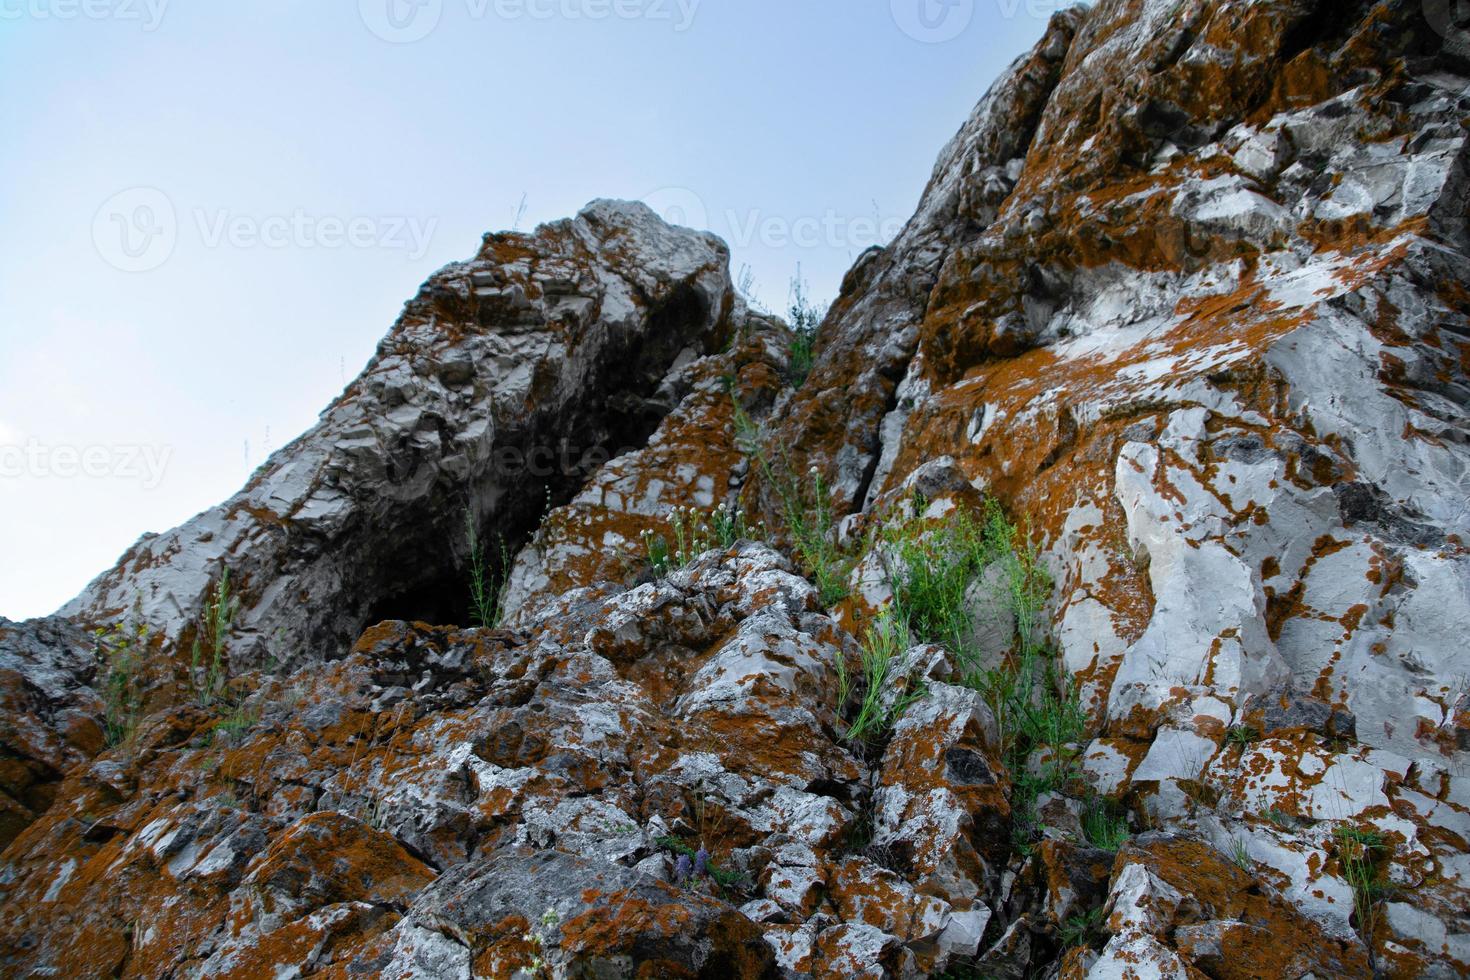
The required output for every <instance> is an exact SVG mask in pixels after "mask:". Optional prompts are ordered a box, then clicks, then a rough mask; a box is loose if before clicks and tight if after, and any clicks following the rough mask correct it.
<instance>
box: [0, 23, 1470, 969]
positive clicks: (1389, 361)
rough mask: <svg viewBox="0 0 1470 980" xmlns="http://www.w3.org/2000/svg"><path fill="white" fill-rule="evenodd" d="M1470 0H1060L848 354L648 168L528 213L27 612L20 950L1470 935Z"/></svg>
mask: <svg viewBox="0 0 1470 980" xmlns="http://www.w3.org/2000/svg"><path fill="white" fill-rule="evenodd" d="M1451 7H1452V5H1448V4H1439V3H1435V2H1430V3H1418V2H1413V3H1410V2H1403V0H1398V2H1394V0H1385V2H1377V3H1374V2H1368V0H1345V2H1328V0H1277V2H1269V3H1263V2H1239V0H1237V2H1223V0H1100V2H1099V3H1097V4H1096V5H1094V6H1092V7H1090V8H1078V9H1074V10H1071V11H1066V12H1063V13H1061V14H1058V15H1057V16H1056V17H1055V18H1053V20H1052V22H1051V24H1050V25H1049V27H1048V30H1047V32H1046V34H1045V36H1044V37H1043V39H1042V40H1041V41H1040V42H1039V43H1038V45H1037V46H1036V47H1035V49H1034V50H1032V51H1031V52H1029V53H1028V54H1026V55H1025V56H1023V57H1022V58H1020V59H1018V60H1017V61H1016V62H1015V63H1014V64H1013V65H1012V66H1011V68H1010V69H1009V70H1008V71H1007V72H1006V73H1005V74H1004V75H1003V76H1002V78H1000V79H999V80H998V81H997V82H996V83H995V85H994V86H993V87H992V88H991V90H990V91H989V92H988V93H987V94H986V95H985V96H984V98H982V99H981V101H980V102H979V104H978V105H977V107H976V109H975V111H974V112H973V114H972V115H971V117H970V118H969V119H968V120H967V121H966V122H965V124H964V125H963V127H962V128H961V129H960V131H959V133H958V134H957V135H956V136H955V138H954V139H953V140H952V141H951V143H950V144H949V146H947V147H946V148H945V149H944V150H943V152H942V153H941V155H940V157H939V161H938V163H937V165H936V167H935V171H934V174H933V177H932V179H931V181H930V184H929V186H928V189H927V190H926V192H925V194H924V197H923V200H922V202H921V204H920V206H919V208H918V211H917V213H916V214H915V216H914V217H913V218H912V219H911V220H910V222H909V223H908V225H907V226H906V227H905V228H904V229H903V231H902V232H901V234H900V235H899V236H898V237H897V238H896V239H895V240H894V242H892V243H891V244H890V245H889V246H888V247H886V248H883V249H875V250H872V251H870V252H869V253H867V254H865V255H863V256H862V257H861V258H860V259H859V261H858V262H857V264H856V265H855V267H854V268H853V270H852V271H851V272H850V273H849V274H848V276H847V278H846V280H845V282H844V283H843V287H842V292H841V295H840V296H839V298H838V299H837V301H836V303H835V304H834V305H833V306H832V308H831V310H830V311H829V313H828V315H827V317H826V319H825V321H824V322H823V323H822V324H821V326H820V328H819V329H818V330H817V332H816V336H815V355H814V358H813V361H812V364H811V367H810V370H809V371H808V370H806V369H805V365H803V364H802V363H800V362H801V361H802V360H803V355H802V341H803V338H802V337H800V336H798V335H796V334H794V333H793V331H792V330H791V328H790V327H788V326H787V325H786V324H784V323H782V322H780V321H779V320H776V319H774V318H772V317H768V316H765V315H763V314H759V313H756V312H754V311H752V310H750V309H748V308H747V307H746V305H745V304H744V302H743V301H742V300H741V299H740V298H739V297H738V296H737V295H736V294H735V292H734V290H733V289H732V287H731V284H730V279H729V273H728V252H727V250H726V248H725V247H724V245H723V244H722V243H720V242H718V241H717V240H715V239H714V238H712V237H711V236H708V235H703V234H699V233H696V232H692V231H688V230H685V229H678V228H671V227H668V226H666V225H664V224H663V223H662V222H660V221H659V220H658V219H657V218H656V217H655V216H654V215H653V214H652V212H650V211H648V209H646V208H644V207H643V206H641V205H633V204H622V203H617V202H596V203H594V204H593V205H590V206H589V207H588V208H587V209H586V210H585V211H584V212H583V213H582V214H580V215H579V216H578V217H577V218H575V219H573V220H570V221H565V222H559V223H556V224H552V225H548V226H545V227H543V228H540V229H538V230H537V231H536V232H535V233H533V234H530V235H515V234H510V235H495V236H488V237H487V238H486V240H485V243H484V245H483V247H482V248H481V250H480V251H479V253H478V254H477V255H476V257H475V258H474V259H473V260H471V261H469V262H467V263H463V264H458V265H454V266H451V267H449V268H447V269H445V270H443V271H442V272H440V273H438V274H436V275H435V276H434V277H433V278H432V279H431V280H430V281H429V282H428V283H427V284H425V286H424V287H423V289H422V290H421V291H420V293H419V295H418V296H417V297H415V299H413V300H412V301H411V302H410V303H409V304H407V306H406V307H405V309H404V312H403V314H402V316H401V317H400V319H399V321H398V323H397V324H396V325H395V326H394V328H393V329H392V331H391V332H390V333H389V335H388V336H387V338H386V339H385V340H384V341H383V343H382V345H381V346H380V349H379V352H378V354H377V356H376V357H375V358H374V360H373V362H372V363H371V364H370V365H369V366H368V367H367V369H366V370H365V371H364V373H363V374H362V376H361V377H359V378H358V379H357V380H356V381H354V382H353V384H352V385H351V386H349V388H348V389H347V391H345V392H344V393H343V395H342V396H341V397H340V398H339V399H338V400H337V401H336V402H334V403H333V404H332V405H331V406H330V407H329V408H328V409H327V410H326V412H324V413H323V416H322V419H321V422H320V423H319V424H318V425H317V426H316V427H315V428H313V429H312V430H311V431H310V432H308V433H307V434H305V435H304V436H302V437H301V438H300V439H298V440H297V441H296V442H294V443H292V444H291V445H290V446H287V447H286V448H285V449H283V450H281V451H280V452H278V453H277V454H276V455H275V456H273V457H272V459H271V460H270V461H269V462H268V463H267V464H266V466H264V467H263V468H262V469H261V470H260V471H259V472H258V473H257V474H256V475H255V476H254V477H253V478H252V480H251V481H250V483H249V484H248V485H247V486H246V487H245V489H243V490H242V491H241V492H240V493H239V494H238V495H236V496H235V497H234V498H232V499H231V500H229V501H227V502H226V503H224V504H222V505H220V506H219V507H217V508H214V509H212V510H210V511H207V512H205V513H204V514H201V515H200V516H199V517H197V518H195V519H194V520H192V521H190V522H189V523H188V524H185V525H184V526H182V527H180V528H178V529H175V530H173V531H170V532H168V533H166V534H162V535H156V536H148V537H145V538H144V539H142V540H141V541H139V543H138V544H137V545H135V546H134V547H133V548H132V549H130V550H129V552H128V553H127V554H126V555H124V556H123V558H122V560H121V561H120V562H119V563H118V565H117V566H116V567H115V568H113V569H112V570H110V571H108V572H106V573H105V574H104V575H102V576H101V577H99V578H98V579H97V581H96V582H94V583H93V584H92V585H91V586H90V587H89V588H88V589H87V591H86V592H85V593H84V594H83V595H82V596H81V597H79V598H78V599H77V600H75V601H74V602H73V603H71V604H69V605H68V606H67V607H66V608H65V609H63V610H62V611H61V613H60V614H58V616H56V617H52V618H50V619H46V620H39V621H32V622H28V623H21V624H16V623H9V622H5V621H0V698H3V701H4V707H5V714H4V716H3V722H0V845H3V846H4V847H5V850H4V853H3V857H0V901H3V904H4V908H5V909H6V914H5V916H4V917H3V921H0V972H3V973H5V974H6V975H14V976H68V977H70V976H76V977H91V976H128V977H134V976H136V977H163V976H188V977H205V976H239V977H256V976H276V977H282V976H325V977H348V976H386V977H470V976H485V977H510V976H521V977H538V976H548V977H589V976H598V977H621V976H627V977H633V976H641V977H655V976H656V977H679V976H689V977H695V976H698V977H823V978H827V977H832V978H836V977H854V976H870V977H886V976H893V977H917V976H941V975H946V976H952V977H968V976H975V977H1016V978H1022V977H1033V976H1035V977H1061V978H1081V977H1091V978H1099V980H1103V978H1122V977H1181V978H1183V977H1199V976H1208V977H1230V978H1234V977H1241V978H1245V977H1293V978H1295V977H1308V976H1315V977H1328V976H1331V977H1338V976H1363V977H1368V976H1374V975H1382V976H1390V977H1449V976H1459V975H1464V974H1465V972H1466V971H1467V970H1470V914H1467V912H1466V909H1467V908H1470V770H1467V768H1466V763H1467V761H1470V654H1467V653H1466V649H1467V647H1466V641H1465V637H1466V636H1467V635H1470V555H1467V551H1466V535H1467V531H1470V424H1467V412H1466V408H1467V403H1470V382H1467V373H1470V289H1467V286H1466V283H1467V282H1470V226H1467V218H1470V185H1467V179H1470V161H1467V158H1466V153H1467V150H1466V127H1467V126H1470V60H1467V55H1470V49H1467V47H1466V45H1465V43H1464V33H1463V31H1462V30H1461V29H1460V27H1459V26H1458V25H1457V24H1456V22H1455V21H1454V19H1453V17H1452V16H1451V14H1452V13H1453V11H1452V10H1451ZM487 542H488V543H489V545H490V546H489V547H486V545H485V543H487ZM502 581H503V582H504V583H505V584H504V585H503V587H500V588H498V589H495V588H494V585H495V583H498V582H502ZM476 583H481V584H484V583H489V585H486V586H485V587H484V588H480V587H477V585H476ZM487 590H489V591H490V592H492V593H494V594H493V595H490V596H489V597H488V598H487Z"/></svg>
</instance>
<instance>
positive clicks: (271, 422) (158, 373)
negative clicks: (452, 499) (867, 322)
mask: <svg viewBox="0 0 1470 980" xmlns="http://www.w3.org/2000/svg"><path fill="white" fill-rule="evenodd" d="M1066 5H1067V4H1066V3H1064V2H1061V0H294V2H293V0H250V2H249V3H220V2H218V0H0V91H3V92H4V93H5V97H4V99H3V100H0V134H3V135H0V174H3V175H4V177H5V180H4V189H3V192H0V615H3V616H7V617H10V618H23V617H27V616H34V615H40V614H44V613H47V612H50V611H52V610H54V609H55V608H56V607H57V606H59V605H60V604H61V603H62V602H64V601H65V600H67V599H69V598H70V597H71V596H73V595H74V594H76V593H77V592H78V591H80V589H81V588H82V587H83V586H84V585H85V584H86V583H87V581H88V580H89V579H90V578H91V577H92V576H94V575H95V574H97V573H98V572H100V571H102V570H103V569H104V568H106V567H108V566H109V565H111V564H112V563H113V562H114V561H115V560H116V559H117V557H118V555H119V554H120V553H121V552H122V551H123V549H125V548H126V547H127V546H128V545H129V544H130V543H132V542H133V541H134V540H136V539H137V537H138V536H139V535H140V534H142V533H143V532H145V531H161V530H165V529H167V528H169V527H172V526H174V525H176V524H178V523H180V522H182V521H184V520H186V519H187V518H188V517H190V516H191V515H193V514H194V513H196V512H198V511H200V510H202V509H204V508H205V507H208V506H210V505H211V504H213V503H216V502H217V501H219V500H221V499H223V498H225V497H226V496H228V495H229V494H231V493H232V492H234V491H235V490H236V489H238V488H239V486H240V485H241V484H242V483H243V482H244V480H245V479H246V477H247V476H248V475H249V473H250V472H251V471H252V470H253V469H254V468H255V467H256V466H258V465H260V463H261V462H262V461H263V460H264V459H265V457H266V455H267V454H268V453H269V452H270V451H271V450H273V449H276V448H279V447H280V446H281V445H282V444H283V443H284V442H286V441H288V440H289V439H290V438H292V437H294V436H295V435H297V434H298V433H300V432H301V431H302V430H303V429H305V428H306V427H308V426H309V425H310V424H311V423H312V422H313V421H314V420H315V418H316V413H317V412H318V411H319V410H321V409H322V408H323V407H325V405H326V404H327V402H328V401H329V400H330V399H331V398H332V397H333V396H334V395H336V394H337V393H338V392H339V391H340V390H341V388H342V386H343V384H344V382H345V381H346V380H348V379H350V378H352V377H353V376H354V375H355V374H357V372H358V371H359V370H360V369H361V368H362V366H363V364H364V363H365V362H366V361H367V359H368V357H369V356H370V355H371V353H372V351H373V347H374V345H375V344H376V343H377V341H378V339H379V338H380V337H381V336H382V335H383V334H384V333H385V332H386V330H387V329H388V327H389V326H390V325H391V324H392V322H393V320H394V318H395V317H396V316H397V314H398V311H399V308H400V307H401V305H402V303H403V302H404V300H406V299H408V298H409V297H410V296H412V295H413V293H414V291H415V289H416V288H417V286H418V285H419V283H421V282H422V281H423V280H424V279H425V278H426V277H427V276H428V275H429V274H430V273H431V272H433V271H434V270H435V269H436V268H438V267H439V266H441V265H443V264H444V263H446V262H449V261H453V260H456V259H461V258H466V257H468V256H470V255H472V254H473V253H474V251H475V249H476V247H477V246H478V243H479V239H480V235H481V234H482V233H483V232H485V231H488V230H499V229H505V228H509V227H511V226H512V225H514V224H515V223H516V221H517V215H518V213H520V218H519V227H520V228H522V229H529V228H530V227H531V226H533V225H535V224H536V223H538V222H541V221H546V220H550V219H554V218H558V217H563V216H566V215H570V214H573V213H575V212H576V211H577V210H578V209H579V208H580V207H581V206H582V205H583V204H585V203H586V202H587V201H589V200H591V199H592V198H595V197H626V198H641V199H645V200H649V201H650V203H652V204H654V206H655V207H656V208H658V209H659V210H661V211H662V212H664V213H665V214H666V215H668V216H671V217H674V218H677V219H678V220H680V221H682V222H684V223H691V224H700V225H703V226H704V227H707V228H709V229H711V230H713V231H715V232H717V233H719V234H720V235H721V236H723V237H724V238H725V239H726V240H727V241H729V242H730V243H731V246H732V249H733V253H734V259H733V265H734V268H735V270H736V272H737V273H738V271H739V270H740V268H741V267H742V266H744V265H748V266H749V267H750V270H751V274H752V275H753V277H754V281H755V284H756V293H757V296H758V298H759V299H760V300H761V301H763V302H764V303H765V304H766V305H767V306H769V307H772V308H776V309H779V308H781V307H782V306H783V305H784V303H785V301H786V298H787V289H788V282H789V280H790V278H791V277H792V275H793V274H794V273H795V272H796V269H797V267H798V265H800V267H801V269H802V272H803V275H804V277H805V278H806V279H807V280H808V281H809V282H810V285H811V292H812V293H813V294H814V295H815V296H817V297H818V298H819V299H830V298H831V297H832V296H833V295H834V294H835V292H836V289H837V285H838V283H839V282H840V280H841V276H842V273H843V272H844V271H845V270H846V269H847V267H848V265H849V264H850V262H851V260H852V259H853V258H854V257H855V256H856V255H857V254H858V253H859V252H861V251H862V250H863V249H864V248H866V247H867V246H869V245H871V244H873V243H874V242H875V240H878V239H884V238H886V237H887V236H889V235H891V233H892V232H893V230H894V229H895V228H896V227H897V226H898V225H900V224H901V223H902V222H903V220H904V219H905V218H907V216H908V215H909V213H910V212H911V211H912V209H913V207H914V205H915V204H916V203H917V201H918V197H919V193H920V192H921V190H922V189H923V186H924V183H925V181H926V180H927V178H928V176H929V172H930V169H931V166H932V164H933V161H934V158H935V156H936V155H937V153H938V152H939V149H940V148H941V146H942V145H943V144H944V142H945V141H946V140H947V139H948V138H949V137H950V136H951V135H952V134H953V133H954V131H955V130H956V129H957V128H958V127H959V125H960V123H961V122H962V121H963V120H964V118H965V116H966V115H967V114H968V113H969V111H970V109H971V107H972V106H973V105H974V103H975V102H976V100H977V99H978V98H979V97H980V95H981V94H982V93H983V91H984V90H985V88H986V87H987V86H988V85H989V83H990V81H991V80H992V79H993V78H994V77H995V76H996V74H997V73H998V72H999V71H1000V70H1001V69H1002V68H1003V67H1004V66H1005V65H1006V64H1007V63H1009V62H1010V61H1011V60H1012V59H1013V58H1014V57H1015V56H1016V55H1017V54H1019V53H1020V52H1021V51H1023V50H1024V49H1025V48H1027V47H1029V45H1030V44H1031V43H1033V42H1034V40H1035V39H1036V38H1037V37H1039V36H1040V34H1041V32H1042V30H1043V28H1044V26H1045V21H1046V18H1047V17H1049V16H1050V14H1051V13H1052V12H1054V11H1055V10H1056V9H1058V8H1059V7H1061V6H1066ZM523 201H524V212H523V213H521V209H522V202H523Z"/></svg>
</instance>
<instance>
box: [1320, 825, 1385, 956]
mask: <svg viewBox="0 0 1470 980" xmlns="http://www.w3.org/2000/svg"><path fill="white" fill-rule="evenodd" d="M1332 835H1333V837H1334V838H1335V839H1336V841H1337V860H1338V863H1339V864H1340V865H1341V866H1342V873H1343V877H1344V878H1345V879H1346V880H1347V883H1348V887H1349V888H1351V889H1352V890H1353V912H1354V913H1355V915H1356V917H1357V920H1358V932H1359V933H1360V934H1361V935H1362V937H1363V941H1364V942H1365V943H1367V944H1368V947H1369V948H1370V949H1371V948H1372V947H1373V935H1374V933H1375V932H1376V931H1377V913H1378V903H1379V902H1380V901H1381V900H1382V899H1383V897H1384V895H1386V894H1387V888H1386V887H1385V886H1383V885H1382V884H1380V883H1379V881H1378V866H1377V857H1378V855H1379V854H1380V853H1381V852H1382V851H1383V850H1384V848H1385V846H1386V842H1385V840H1384V837H1383V835H1382V834H1380V833H1378V832H1377V831H1374V830H1363V829H1361V828H1358V827H1349V826H1342V827H1338V828H1337V829H1336V830H1334V831H1333V832H1332Z"/></svg>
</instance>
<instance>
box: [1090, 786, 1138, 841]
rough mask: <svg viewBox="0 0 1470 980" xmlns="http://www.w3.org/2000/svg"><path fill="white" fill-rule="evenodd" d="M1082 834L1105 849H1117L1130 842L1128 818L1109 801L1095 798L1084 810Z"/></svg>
mask: <svg viewBox="0 0 1470 980" xmlns="http://www.w3.org/2000/svg"><path fill="white" fill-rule="evenodd" d="M1082 834H1083V836H1084V837H1086V838H1087V843H1089V844H1091V845H1092V846H1093V847H1097V848H1101V849H1102V850H1104V851H1117V850H1118V849H1119V848H1121V847H1122V846H1123V845H1124V844H1126V843H1127V842H1128V838H1129V837H1130V836H1131V834H1129V832H1128V818H1127V816H1126V815H1124V814H1121V813H1117V812H1115V811H1114V809H1113V807H1112V806H1111V805H1110V804H1108V803H1107V801H1105V800H1103V799H1100V798H1097V799H1093V800H1092V802H1091V803H1090V804H1089V805H1088V807H1087V809H1086V810H1084V811H1083V812H1082Z"/></svg>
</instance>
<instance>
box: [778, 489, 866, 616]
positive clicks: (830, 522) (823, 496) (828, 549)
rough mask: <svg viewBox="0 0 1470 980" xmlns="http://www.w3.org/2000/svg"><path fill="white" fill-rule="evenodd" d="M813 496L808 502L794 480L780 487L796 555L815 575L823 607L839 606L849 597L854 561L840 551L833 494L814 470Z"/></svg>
mask: <svg viewBox="0 0 1470 980" xmlns="http://www.w3.org/2000/svg"><path fill="white" fill-rule="evenodd" d="M808 475H809V476H810V477H811V494H810V498H809V499H808V497H807V495H806V494H804V493H803V492H802V491H801V489H800V488H799V487H797V486H795V481H794V480H788V481H786V484H785V489H781V488H780V487H778V491H779V492H780V495H781V500H782V506H783V508H784V510H785V512H786V514H785V517H786V527H787V529H788V530H789V531H790V532H791V537H792V543H793V544H794V545H795V547H796V555H797V557H798V558H799V559H800V560H801V563H802V565H803V566H804V567H805V568H806V570H807V571H808V572H809V573H810V574H811V578H812V582H813V583H814V584H815V585H816V587H817V594H818V596H819V597H820V598H821V600H822V604H823V605H824V606H827V607H829V608H830V607H831V606H835V605H837V603H839V602H841V601H842V600H843V599H846V598H847V596H848V587H847V579H848V576H849V575H850V574H851V572H852V564H853V563H852V559H851V558H849V557H848V556H847V555H845V554H843V552H842V549H840V548H839V547H837V544H836V541H835V538H836V535H835V533H834V529H835V527H836V519H835V516H834V515H833V512H832V502H831V500H830V492H829V490H828V488H827V485H826V482H825V481H824V480H823V479H822V474H821V471H820V470H819V469H817V467H815V466H813V467H812V468H811V469H810V470H809V471H808Z"/></svg>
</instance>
